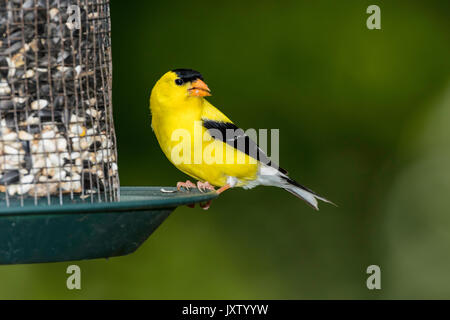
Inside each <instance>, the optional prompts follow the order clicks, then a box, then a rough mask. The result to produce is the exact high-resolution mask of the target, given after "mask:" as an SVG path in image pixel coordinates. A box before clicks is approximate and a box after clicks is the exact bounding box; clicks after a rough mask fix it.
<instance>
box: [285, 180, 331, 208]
mask: <svg viewBox="0 0 450 320" xmlns="http://www.w3.org/2000/svg"><path fill="white" fill-rule="evenodd" d="M283 189H284V190H286V191H288V192H290V193H292V194H293V195H294V196H296V197H297V198H300V199H302V200H304V201H306V203H308V204H309V205H310V206H311V207H313V208H314V209H316V210H319V206H318V203H317V200H321V201H323V202H327V203H331V204H333V205H335V204H334V203H333V202H331V201H330V200H327V199H325V198H323V197H321V196H318V195H317V194H315V193H312V192H309V191H308V190H305V189H303V188H301V187H297V186H295V185H289V186H286V187H283Z"/></svg>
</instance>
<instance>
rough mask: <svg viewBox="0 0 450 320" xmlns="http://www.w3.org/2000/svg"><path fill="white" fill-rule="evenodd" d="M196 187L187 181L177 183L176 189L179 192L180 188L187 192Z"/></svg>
mask: <svg viewBox="0 0 450 320" xmlns="http://www.w3.org/2000/svg"><path fill="white" fill-rule="evenodd" d="M196 187H197V186H196V185H195V184H193V183H192V182H191V181H189V180H187V181H186V182H178V183H177V189H178V191H180V190H181V188H185V189H186V190H187V191H189V190H190V188H196Z"/></svg>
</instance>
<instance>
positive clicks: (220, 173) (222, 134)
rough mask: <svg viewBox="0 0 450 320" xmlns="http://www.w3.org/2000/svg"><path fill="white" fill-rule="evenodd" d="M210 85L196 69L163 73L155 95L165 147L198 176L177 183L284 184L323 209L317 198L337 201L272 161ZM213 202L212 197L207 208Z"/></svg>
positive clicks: (155, 121)
mask: <svg viewBox="0 0 450 320" xmlns="http://www.w3.org/2000/svg"><path fill="white" fill-rule="evenodd" d="M210 95H211V91H210V90H209V88H208V86H207V85H206V83H205V82H203V77H202V75H201V74H200V73H199V72H197V71H194V70H191V69H176V70H172V71H169V72H167V73H166V74H164V75H163V76H162V77H161V79H159V80H158V82H157V83H156V84H155V86H154V87H153V90H152V93H151V96H150V111H151V114H152V128H153V131H154V132H155V135H156V138H157V139H158V142H159V145H160V146H161V149H162V151H163V152H164V154H165V155H166V157H167V158H168V159H169V161H170V162H172V163H173V164H174V165H175V166H176V167H177V168H178V169H179V170H181V171H182V172H184V173H186V174H187V175H189V176H191V177H193V178H194V179H196V180H198V182H197V185H195V184H194V183H192V182H191V181H189V180H188V181H186V182H179V183H178V184H177V188H178V189H179V190H180V188H182V187H183V188H186V189H187V190H189V188H195V187H197V188H198V189H199V190H200V191H202V192H203V191H205V190H215V188H214V186H216V187H219V189H218V190H217V191H216V192H217V193H222V192H223V191H225V190H227V189H229V188H233V187H243V188H244V189H250V188H253V187H256V186H258V185H265V186H275V187H280V188H283V189H285V190H286V191H288V192H290V193H292V194H293V195H295V196H296V197H298V198H300V199H303V200H305V201H306V202H307V203H308V204H309V205H311V206H312V207H313V208H314V209H316V210H318V205H317V199H319V200H322V201H324V202H328V203H332V202H330V201H329V200H327V199H325V198H323V197H321V196H319V195H318V194H317V193H315V192H314V191H312V190H310V189H308V188H306V187H304V186H302V185H300V184H299V183H297V182H296V181H295V180H293V179H291V178H289V177H288V175H287V171H286V170H284V169H282V168H280V167H279V166H278V165H277V164H275V163H273V162H272V161H271V160H270V159H269V158H268V157H267V155H266V154H265V153H264V152H263V151H262V150H261V149H260V148H259V147H258V145H257V144H256V143H255V142H253V141H252V140H251V139H250V138H249V137H248V136H247V135H245V134H244V132H243V130H241V129H239V128H238V127H237V126H236V125H234V124H233V122H231V120H230V119H229V118H228V117H227V116H225V115H224V114H223V113H222V112H220V111H219V110H218V109H216V108H215V107H214V106H213V105H212V104H210V103H209V102H208V101H207V100H206V99H205V97H206V96H210ZM208 207H209V203H208V204H207V205H205V206H204V209H207V208H208Z"/></svg>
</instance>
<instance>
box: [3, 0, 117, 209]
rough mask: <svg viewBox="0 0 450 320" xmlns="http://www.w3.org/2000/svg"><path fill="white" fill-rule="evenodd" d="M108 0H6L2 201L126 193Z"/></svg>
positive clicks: (114, 196) (102, 198) (109, 198)
mask: <svg viewBox="0 0 450 320" xmlns="http://www.w3.org/2000/svg"><path fill="white" fill-rule="evenodd" d="M111 85H112V64H111V42H110V17H109V3H108V1H105V0H6V1H5V0H0V203H1V205H6V206H13V205H20V206H24V205H26V204H35V205H37V204H41V203H48V204H51V203H60V204H63V203H67V202H76V201H91V202H103V201H117V200H118V197H119V176H118V168H117V149H116V138H115V132H114V123H113V117H112V101H111V92H112V91H111Z"/></svg>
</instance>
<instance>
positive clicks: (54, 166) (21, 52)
mask: <svg viewBox="0 0 450 320" xmlns="http://www.w3.org/2000/svg"><path fill="white" fill-rule="evenodd" d="M111 88H112V60H111V38H110V16H109V3H108V1H105V0H6V1H2V2H1V3H0V264H10V263H33V262H48V261H64V260H78V259H90V258H100V257H110V256H117V255H123V254H127V253H130V252H133V251H134V250H136V248H137V247H138V246H139V245H140V244H141V243H142V242H143V241H144V240H145V239H146V238H147V237H148V236H149V235H150V234H151V233H152V232H153V231H154V230H155V229H156V227H158V226H159V224H160V223H161V222H162V221H163V220H164V219H165V218H166V217H167V216H168V214H169V213H170V212H171V211H172V210H173V209H175V208H176V206H178V205H181V204H192V203H195V202H200V201H207V200H210V199H212V198H214V197H215V194H214V193H209V194H200V193H191V194H185V193H184V194H181V193H179V192H177V191H176V190H174V189H173V188H172V189H170V188H166V189H167V191H169V192H162V191H161V188H158V187H153V188H151V187H150V188H145V187H144V188H133V187H128V188H126V187H125V188H120V184H119V172H118V166H117V148H116V136H115V131H114V122H113V110H112V89H111Z"/></svg>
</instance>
